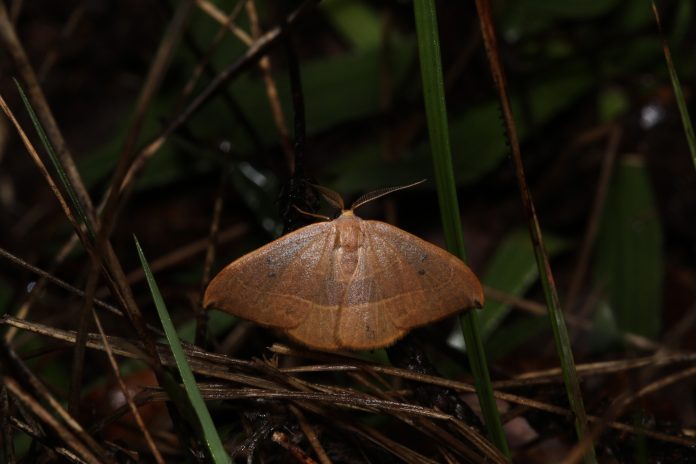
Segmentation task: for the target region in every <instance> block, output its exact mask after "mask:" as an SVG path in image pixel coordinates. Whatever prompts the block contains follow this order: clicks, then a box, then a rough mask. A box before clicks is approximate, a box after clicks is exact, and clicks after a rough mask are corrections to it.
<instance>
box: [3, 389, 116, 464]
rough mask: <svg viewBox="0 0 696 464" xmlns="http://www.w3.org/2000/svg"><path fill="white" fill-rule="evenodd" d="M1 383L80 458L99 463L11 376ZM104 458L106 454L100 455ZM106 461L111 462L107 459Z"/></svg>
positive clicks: (99, 461) (99, 462)
mask: <svg viewBox="0 0 696 464" xmlns="http://www.w3.org/2000/svg"><path fill="white" fill-rule="evenodd" d="M3 383H4V384H5V386H6V387H7V390H8V391H9V392H10V393H11V394H12V395H13V396H14V397H15V398H17V399H18V400H19V401H20V402H21V403H22V404H24V405H25V406H26V407H27V408H28V409H30V410H31V411H32V412H33V413H34V414H36V416H37V417H38V418H39V419H41V420H42V421H43V422H44V423H46V425H48V426H49V427H50V428H51V429H53V430H54V431H55V432H56V433H57V434H58V436H60V438H61V439H62V440H63V443H65V444H66V445H67V446H69V447H71V448H72V449H73V450H75V452H77V453H78V454H79V455H80V458H81V459H84V460H85V461H86V462H88V463H90V464H92V463H93V464H101V463H102V462H104V461H102V460H100V459H99V458H98V457H97V456H96V455H95V454H94V453H92V452H91V451H90V450H89V449H88V448H87V447H86V446H85V445H83V444H82V443H81V442H80V440H79V439H78V438H77V437H76V436H75V434H74V433H72V432H71V431H70V430H68V429H66V428H65V427H64V426H63V425H62V424H61V423H60V422H58V421H57V420H56V419H55V418H54V417H53V416H52V415H51V414H50V413H49V412H48V411H46V409H45V408H44V407H43V406H41V404H40V403H39V402H37V401H36V400H34V398H32V397H31V396H30V395H28V394H27V393H26V392H25V391H24V390H22V388H21V387H20V386H19V384H18V383H17V382H16V381H15V380H14V379H13V378H11V377H7V376H5V377H4V378H3ZM102 456H103V457H104V458H106V456H104V455H102ZM108 462H113V461H112V460H110V459H109V460H108Z"/></svg>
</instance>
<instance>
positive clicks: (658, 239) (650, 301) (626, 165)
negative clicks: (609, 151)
mask: <svg viewBox="0 0 696 464" xmlns="http://www.w3.org/2000/svg"><path fill="white" fill-rule="evenodd" d="M595 275H596V282H597V285H599V287H600V288H602V289H604V290H605V292H606V295H607V298H608V301H609V304H610V305H611V308H612V310H613V311H614V317H615V319H616V324H617V326H618V328H619V329H620V330H623V331H628V332H633V333H637V334H639V335H643V336H646V337H650V338H655V337H656V336H657V335H658V334H659V332H660V327H661V315H660V312H661V309H662V284H663V279H664V267H663V256H662V230H661V226H660V217H659V214H658V211H657V209H656V206H655V198H654V197H653V192H652V187H651V185H650V179H649V178H648V173H647V170H646V167H645V164H644V162H643V159H642V158H639V157H637V156H632V157H627V158H625V159H623V160H622V161H621V162H620V163H619V165H618V168H617V171H616V172H615V174H614V178H613V180H612V184H611V187H610V189H609V193H608V197H607V200H606V207H605V210H604V215H603V218H602V223H601V226H600V231H599V235H598V241H597V259H596V263H595Z"/></svg>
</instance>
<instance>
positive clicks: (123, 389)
mask: <svg viewBox="0 0 696 464" xmlns="http://www.w3.org/2000/svg"><path fill="white" fill-rule="evenodd" d="M90 310H92V311H90V312H91V314H92V316H93V317H94V322H95V323H96V326H97V330H98V331H99V336H100V337H101V340H102V344H103V346H104V352H105V353H106V356H107V357H108V358H109V364H110V365H111V370H112V371H113V373H114V376H115V377H116V380H117V381H118V386H119V388H120V389H121V393H123V397H124V398H125V399H126V403H127V404H128V407H129V408H130V410H131V413H132V414H133V418H135V422H136V424H138V428H139V429H140V430H141V431H142V432H143V436H144V438H145V442H146V443H147V446H148V448H150V451H151V452H152V456H153V457H154V458H155V461H157V462H158V464H164V462H165V461H164V458H163V457H162V454H161V453H160V451H159V449H157V445H155V442H154V440H153V439H152V435H150V432H149V431H148V429H147V427H146V426H145V422H144V421H143V418H142V416H141V415H140V411H139V410H138V408H137V407H136V406H135V403H133V396H132V395H131V392H130V389H129V388H128V387H127V386H126V383H125V382H124V381H123V377H121V372H120V370H119V368H118V363H117V362H116V358H115V357H114V353H113V351H112V350H111V345H110V344H109V340H108V338H107V337H106V334H105V333H104V328H103V327H102V324H101V320H100V319H99V315H98V314H97V313H96V312H95V311H93V308H91V307H90Z"/></svg>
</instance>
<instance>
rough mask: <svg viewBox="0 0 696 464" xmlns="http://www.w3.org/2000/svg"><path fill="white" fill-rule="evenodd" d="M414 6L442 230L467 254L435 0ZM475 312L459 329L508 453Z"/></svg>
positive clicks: (493, 434)
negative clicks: (448, 121)
mask: <svg viewBox="0 0 696 464" xmlns="http://www.w3.org/2000/svg"><path fill="white" fill-rule="evenodd" d="M413 9H414V14H415V19H416V34H417V37H418V55H419V58H420V66H421V76H422V79H423V96H424V98H425V112H426V118H427V121H428V133H429V136H430V145H431V147H432V156H433V164H434V170H435V183H436V185H437V194H438V200H439V203H440V214H441V217H442V225H443V229H444V232H445V239H446V242H447V248H448V249H449V251H450V252H451V253H453V254H454V255H456V256H458V257H460V258H461V259H464V258H465V251H464V238H463V234H462V224H461V220H460V217H459V203H458V200H457V192H456V186H455V180H454V170H453V168H452V152H451V149H450V139H449V126H448V123H447V108H446V105H445V91H444V84H443V79H442V64H441V62H440V41H439V36H438V28H437V13H436V11H435V2H434V1H433V0H415V1H414V2H413ZM477 319H478V313H477V312H476V311H467V312H466V313H465V314H464V315H463V316H462V317H461V319H460V320H461V324H462V333H463V335H464V340H465V342H466V346H467V354H468V357H469V363H470V364H471V371H472V374H473V375H474V380H475V384H476V393H477V394H478V398H479V402H480V404H481V411H482V413H483V416H484V418H485V421H486V426H487V428H488V434H489V436H490V438H491V441H493V443H495V445H496V446H497V447H498V449H500V451H502V452H503V453H504V454H505V455H507V456H509V455H510V450H509V448H508V444H507V440H506V438H505V433H504V431H503V425H502V422H501V420H500V415H499V414H498V408H497V405H496V402H495V398H494V396H493V387H492V385H491V379H490V374H489V372H488V364H487V362H486V354H485V352H484V349H483V342H482V341H481V336H480V333H479V329H478V321H477Z"/></svg>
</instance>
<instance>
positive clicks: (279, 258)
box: [203, 182, 484, 351]
mask: <svg viewBox="0 0 696 464" xmlns="http://www.w3.org/2000/svg"><path fill="white" fill-rule="evenodd" d="M419 183H420V182H419ZM413 185H416V184H412V185H406V186H401V187H392V188H387V189H382V190H378V191H375V192H372V193H370V194H367V195H364V196H362V197H361V198H359V199H358V200H357V201H356V202H355V203H353V205H352V206H351V207H350V209H345V208H344V203H343V200H342V198H341V197H340V196H339V195H338V194H337V193H335V192H333V191H331V190H329V189H326V188H323V187H318V188H319V190H320V192H321V193H322V194H323V195H324V196H325V198H326V199H327V200H328V201H329V202H330V203H332V204H333V205H334V206H336V207H337V208H340V211H341V214H340V216H338V217H337V218H336V219H333V220H330V219H329V218H323V217H322V218H323V219H325V220H324V221H323V222H318V223H315V224H310V225H308V226H305V227H302V228H301V229H298V230H296V231H294V232H291V233H289V234H287V235H284V236H282V237H280V238H278V239H277V240H274V241H273V242H271V243H269V244H267V245H265V246H263V247H261V248H259V249H257V250H255V251H252V252H251V253H248V254H247V255H244V256H242V257H241V258H239V259H237V260H236V261H233V262H232V263H230V264H228V265H227V267H225V268H224V269H223V270H222V271H221V272H220V273H219V274H218V275H217V276H216V277H215V278H214V279H213V280H212V281H211V282H210V284H209V285H208V288H207V289H206V292H205V295H204V298H203V304H204V306H205V307H206V308H216V309H219V310H222V311H226V312H228V313H230V314H233V315H235V316H238V317H241V318H243V319H248V320H250V321H253V322H256V323H258V324H261V325H262V326H266V327H273V328H277V329H281V330H282V331H284V332H285V333H286V334H287V335H288V336H289V337H290V338H291V339H293V340H295V341H297V342H299V343H301V344H303V345H306V346H308V347H311V348H316V349H320V350H327V351H334V350H341V349H347V350H367V349H375V348H382V347H385V346H389V345H391V344H393V343H394V342H395V341H396V340H398V339H399V338H401V337H403V336H404V335H405V334H406V333H407V332H408V331H409V330H411V329H413V328H414V327H418V326H422V325H425V324H429V323H431V322H434V321H437V320H440V319H443V318H445V317H447V316H450V315H453V314H455V313H458V312H460V311H463V310H466V309H471V308H480V307H482V305H483V302H484V296H483V289H482V287H481V283H480V282H479V280H478V278H477V277H476V275H474V273H473V272H472V271H471V269H469V267H468V266H467V265H466V264H464V263H463V262H462V261H461V260H460V259H458V258H457V257H455V256H453V255H452V254H450V253H448V252H447V251H445V250H443V249H441V248H439V247H437V246H435V245H433V244H431V243H429V242H427V241H425V240H422V239H420V238H418V237H416V236H414V235H411V234H410V233H408V232H406V231H404V230H401V229H399V228H398V227H395V226H392V225H390V224H387V223H385V222H381V221H374V220H363V219H361V218H359V217H358V216H356V215H355V210H356V209H357V208H359V207H360V206H362V205H364V204H365V203H367V202H369V201H372V200H374V199H376V198H379V197H381V196H383V195H386V194H388V193H391V192H393V191H396V190H401V189H404V188H408V187H412V186H413ZM307 214H309V213H307ZM314 216H317V215H314Z"/></svg>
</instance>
